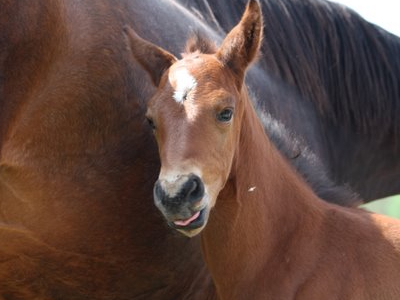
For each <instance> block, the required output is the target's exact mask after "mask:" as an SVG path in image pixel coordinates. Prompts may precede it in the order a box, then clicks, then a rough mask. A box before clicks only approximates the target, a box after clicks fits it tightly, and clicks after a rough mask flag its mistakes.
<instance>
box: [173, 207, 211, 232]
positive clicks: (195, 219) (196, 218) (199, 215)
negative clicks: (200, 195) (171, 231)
mask: <svg viewBox="0 0 400 300" xmlns="http://www.w3.org/2000/svg"><path fill="white" fill-rule="evenodd" d="M206 210H207V209H206V208H203V209H202V210H199V211H197V212H196V213H194V214H193V215H192V216H191V217H190V218H187V219H184V220H175V221H173V222H169V225H170V226H171V227H173V228H175V229H184V230H188V229H189V230H190V229H196V228H200V227H202V226H203V225H204V223H205V216H206Z"/></svg>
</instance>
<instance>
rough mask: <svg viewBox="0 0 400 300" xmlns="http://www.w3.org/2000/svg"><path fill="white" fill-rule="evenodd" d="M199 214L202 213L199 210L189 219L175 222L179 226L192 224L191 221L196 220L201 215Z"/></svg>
mask: <svg viewBox="0 0 400 300" xmlns="http://www.w3.org/2000/svg"><path fill="white" fill-rule="evenodd" d="M199 215H200V212H199V211H198V212H197V213H195V214H194V215H193V216H191V217H190V218H189V219H186V220H178V221H174V224H175V225H178V226H186V225H188V224H190V222H192V221H194V220H196V219H197V218H198V217H199Z"/></svg>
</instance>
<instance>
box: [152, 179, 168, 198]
mask: <svg viewBox="0 0 400 300" xmlns="http://www.w3.org/2000/svg"><path fill="white" fill-rule="evenodd" d="M153 193H154V198H156V199H158V200H159V201H162V200H163V199H164V198H165V192H164V190H163V188H162V187H161V184H160V182H159V181H157V182H156V183H155V184H154V189H153Z"/></svg>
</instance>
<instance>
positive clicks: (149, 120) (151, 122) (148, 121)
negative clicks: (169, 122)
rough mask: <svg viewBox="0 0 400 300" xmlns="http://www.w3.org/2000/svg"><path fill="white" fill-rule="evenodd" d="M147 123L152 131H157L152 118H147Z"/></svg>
mask: <svg viewBox="0 0 400 300" xmlns="http://www.w3.org/2000/svg"><path fill="white" fill-rule="evenodd" d="M146 120H147V123H148V124H149V125H150V127H151V129H156V125H154V121H153V120H152V119H151V118H147V117H146Z"/></svg>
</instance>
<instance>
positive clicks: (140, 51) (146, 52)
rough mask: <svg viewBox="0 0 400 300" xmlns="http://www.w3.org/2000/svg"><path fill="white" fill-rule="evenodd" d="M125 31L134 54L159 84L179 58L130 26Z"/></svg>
mask: <svg viewBox="0 0 400 300" xmlns="http://www.w3.org/2000/svg"><path fill="white" fill-rule="evenodd" d="M124 33H125V35H126V37H127V39H128V43H129V48H130V50H131V52H132V54H133V56H134V57H135V58H136V60H137V61H138V62H139V63H140V64H141V65H142V67H143V68H144V69H145V70H146V71H147V73H149V75H150V77H151V80H152V81H153V84H154V85H155V86H158V85H159V84H160V80H161V77H162V75H163V74H164V72H165V71H166V70H167V69H168V68H169V67H170V66H171V65H172V64H173V63H175V62H176V61H177V58H176V57H175V56H174V55H173V54H171V53H169V52H168V51H166V50H164V49H162V48H160V47H158V46H156V45H154V44H152V43H150V42H149V41H146V40H145V39H142V38H141V37H140V36H139V35H138V34H137V33H136V32H135V31H134V30H133V29H132V28H130V27H129V26H125V27H124Z"/></svg>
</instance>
